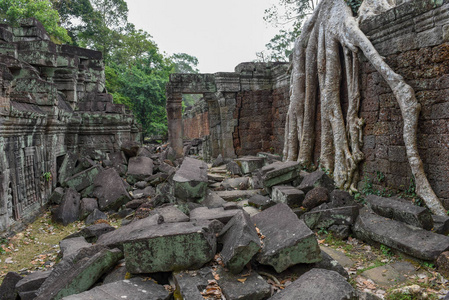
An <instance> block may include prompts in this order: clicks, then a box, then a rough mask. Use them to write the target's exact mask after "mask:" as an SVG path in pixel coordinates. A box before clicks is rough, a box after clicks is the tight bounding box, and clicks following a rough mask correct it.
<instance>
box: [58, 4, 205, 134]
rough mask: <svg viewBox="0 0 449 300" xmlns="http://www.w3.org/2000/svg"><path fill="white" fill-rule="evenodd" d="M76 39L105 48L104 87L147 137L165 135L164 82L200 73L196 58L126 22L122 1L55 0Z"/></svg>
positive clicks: (90, 46)
mask: <svg viewBox="0 0 449 300" xmlns="http://www.w3.org/2000/svg"><path fill="white" fill-rule="evenodd" d="M52 1H53V7H54V8H55V9H56V10H57V11H58V12H59V14H60V15H61V22H62V25H64V26H66V28H67V30H68V33H69V35H70V36H71V38H72V43H73V44H74V45H77V46H81V47H87V48H91V49H95V50H98V51H101V52H102V53H103V58H104V61H105V75H106V89H107V90H108V92H109V93H111V94H112V95H113V97H114V102H116V103H121V104H124V105H126V106H127V107H128V108H129V109H131V110H132V111H133V113H134V115H135V116H136V118H137V120H138V121H139V122H140V123H141V124H142V128H143V130H144V133H145V134H146V135H152V134H157V135H160V134H165V133H166V131H167V124H166V123H167V116H166V111H165V84H166V83H167V82H168V80H169V75H170V73H173V72H181V73H197V72H198V69H197V68H196V67H197V65H198V59H197V58H196V57H194V56H190V55H188V54H185V53H178V54H173V55H172V56H171V57H168V56H166V55H165V54H163V53H161V51H160V50H159V48H158V46H157V44H156V43H155V41H154V40H153V37H152V36H151V35H150V34H149V33H148V32H146V31H144V30H141V29H137V28H136V27H135V25H134V24H132V23H130V22H128V6H127V4H126V2H125V1H124V0H52Z"/></svg>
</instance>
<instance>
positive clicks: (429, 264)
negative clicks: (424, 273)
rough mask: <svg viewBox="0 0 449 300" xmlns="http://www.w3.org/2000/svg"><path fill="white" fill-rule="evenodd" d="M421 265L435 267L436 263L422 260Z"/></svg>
mask: <svg viewBox="0 0 449 300" xmlns="http://www.w3.org/2000/svg"><path fill="white" fill-rule="evenodd" d="M421 266H423V267H426V268H431V269H434V268H435V264H434V263H431V262H428V261H423V262H421Z"/></svg>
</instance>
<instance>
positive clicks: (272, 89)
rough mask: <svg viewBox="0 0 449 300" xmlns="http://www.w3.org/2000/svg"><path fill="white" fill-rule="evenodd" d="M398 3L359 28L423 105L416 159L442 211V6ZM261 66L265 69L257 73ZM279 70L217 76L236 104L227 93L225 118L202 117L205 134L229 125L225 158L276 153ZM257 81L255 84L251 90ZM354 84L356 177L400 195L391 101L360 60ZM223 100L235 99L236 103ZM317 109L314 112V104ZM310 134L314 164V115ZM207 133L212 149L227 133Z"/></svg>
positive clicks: (447, 111) (284, 84)
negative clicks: (360, 131) (360, 126)
mask: <svg viewBox="0 0 449 300" xmlns="http://www.w3.org/2000/svg"><path fill="white" fill-rule="evenodd" d="M401 3H402V4H401V5H399V6H398V7H396V8H394V9H392V10H390V11H387V12H386V13H384V14H382V15H380V16H375V17H371V18H369V19H367V20H365V21H364V22H363V23H362V24H361V28H362V30H363V31H364V32H365V33H366V34H367V36H369V37H370V39H371V41H372V42H373V44H374V46H375V47H376V49H377V50H378V51H379V53H380V54H381V55H383V56H385V57H386V61H387V62H388V64H389V65H390V66H391V67H392V68H393V69H394V70H395V71H396V72H398V73H399V74H401V75H402V76H404V78H405V79H406V80H407V82H408V83H409V84H410V85H411V86H412V87H413V88H414V89H415V92H416V96H417V98H418V100H419V102H420V103H421V105H422V112H421V115H420V119H419V134H418V143H419V148H420V155H421V157H422V159H423V161H424V164H425V168H426V173H427V174H428V177H429V180H430V183H431V185H432V187H433V188H434V190H435V192H436V193H437V195H438V196H439V197H440V198H441V199H442V200H443V202H444V203H445V206H446V207H447V208H449V188H448V187H447V185H448V182H449V0H443V1H432V0H408V1H402V2H401ZM362 61H363V60H362ZM251 68H253V69H252V70H251ZM261 68H262V69H263V68H266V69H267V70H268V69H269V70H270V71H269V72H262V71H261ZM285 71H286V66H285V65H284V66H271V65H270V64H267V65H264V67H262V65H258V66H256V65H251V64H242V65H240V66H238V67H236V72H235V73H217V74H219V75H220V76H221V77H220V78H221V82H222V84H221V85H218V84H217V89H216V90H217V91H226V92H229V91H233V92H236V93H237V94H236V97H235V98H234V94H232V95H228V100H227V102H226V101H222V102H220V103H221V105H222V106H221V107H226V111H227V112H229V111H233V112H234V113H233V114H232V116H230V115H229V114H228V115H225V114H223V113H222V112H223V110H221V111H220V110H218V112H216V113H215V117H213V116H214V114H212V115H211V114H210V115H209V118H210V120H211V128H212V127H214V126H215V127H214V128H217V127H220V124H221V122H224V120H225V119H226V120H227V121H226V122H227V123H228V124H230V126H231V127H232V126H234V127H233V130H232V132H233V135H232V139H233V143H232V150H231V151H229V150H227V151H228V153H231V154H234V155H246V154H255V153H257V152H258V151H273V152H275V153H279V154H281V153H282V149H283V142H284V126H285V114H286V112H287V110H288V103H289V76H288V75H287V74H286V72H285ZM217 74H215V76H217ZM249 74H252V75H251V76H250V75H249ZM256 80H257V84H254V82H256ZM216 81H217V82H218V79H216ZM360 81H361V88H362V91H361V94H362V99H361V108H360V115H361V117H363V118H364V119H365V121H366V125H365V127H364V146H363V148H362V150H363V152H364V153H365V155H366V160H365V161H364V162H363V163H362V165H361V167H360V169H361V171H362V172H361V174H362V177H361V179H363V178H364V177H365V176H366V178H368V179H370V180H371V181H372V182H373V183H374V186H375V188H380V189H383V188H392V189H399V190H404V189H407V188H409V185H410V181H411V178H412V176H411V170H410V167H409V164H408V161H407V157H406V154H405V146H404V141H403V137H402V126H403V121H402V116H401V113H400V110H399V106H398V104H397V101H396V99H395V98H394V96H393V94H392V92H391V90H390V88H389V87H388V85H387V84H386V83H385V81H384V80H383V79H382V78H381V76H380V75H379V74H378V73H377V72H376V71H375V70H374V68H373V67H372V66H371V65H370V64H369V63H367V62H366V60H365V61H364V62H362V66H361V78H360ZM251 82H253V83H251ZM263 82H265V84H262V83H263ZM341 92H342V95H343V96H344V95H345V94H346V91H345V85H344V84H343V85H342V91H341ZM222 94H224V93H222ZM229 99H235V104H234V102H233V101H230V100H229ZM209 103H211V104H213V103H214V102H213V101H212V102H209ZM223 103H228V105H227V106H226V104H223ZM317 105H318V107H317V112H318V114H319V111H320V109H319V105H320V104H319V103H318V104H317ZM209 107H211V105H209ZM217 107H220V106H219V105H217ZM342 107H343V112H345V111H346V109H345V107H347V101H342ZM217 116H218V117H217ZM211 117H212V118H214V121H212V119H211ZM214 124H215V125H214ZM217 124H218V125H217ZM315 128H316V133H317V136H316V144H315V162H316V163H317V162H318V161H317V160H318V157H319V149H320V121H319V116H318V119H317V122H316V124H315ZM213 133H214V131H213V130H212V129H211V134H212V135H211V141H212V143H214V140H216V141H215V143H216V144H219V145H220V144H223V145H224V144H225V143H226V142H228V139H229V135H226V136H225V135H222V134H219V133H216V134H215V135H213ZM227 145H229V143H228V144H227ZM222 148H223V146H222ZM216 149H218V150H217V151H215V152H214V153H212V157H214V156H216V155H218V153H222V152H224V150H220V147H216ZM378 179H381V182H379V180H378ZM363 184H364V183H363V182H362V183H361V185H360V187H362V186H363ZM376 185H377V186H376Z"/></svg>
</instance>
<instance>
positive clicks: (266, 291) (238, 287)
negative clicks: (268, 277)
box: [217, 267, 271, 300]
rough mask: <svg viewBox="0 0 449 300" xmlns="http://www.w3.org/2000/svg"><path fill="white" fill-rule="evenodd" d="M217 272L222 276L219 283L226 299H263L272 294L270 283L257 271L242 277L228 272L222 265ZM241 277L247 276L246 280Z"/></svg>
mask: <svg viewBox="0 0 449 300" xmlns="http://www.w3.org/2000/svg"><path fill="white" fill-rule="evenodd" d="M217 274H218V276H219V277H220V279H219V280H218V285H219V286H220V287H221V290H222V291H223V294H224V295H225V296H226V299H229V300H233V299H235V300H239V299H243V300H245V299H246V300H262V299H267V298H268V297H270V295H271V288H270V285H269V284H268V283H267V282H266V281H265V279H263V278H262V276H260V275H259V274H257V273H256V272H255V271H252V272H251V274H250V275H249V276H247V277H241V276H239V275H233V274H232V273H230V272H226V271H225V270H224V269H223V268H222V267H219V268H218V270H217ZM241 278H245V279H246V280H245V282H240V281H238V279H241Z"/></svg>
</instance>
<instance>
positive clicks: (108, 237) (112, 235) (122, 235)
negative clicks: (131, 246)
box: [97, 214, 164, 249]
mask: <svg viewBox="0 0 449 300" xmlns="http://www.w3.org/2000/svg"><path fill="white" fill-rule="evenodd" d="M162 222H164V218H163V217H162V216H161V215H159V214H155V215H152V216H149V217H147V218H143V219H140V220H137V221H134V222H131V223H130V224H128V225H125V226H122V227H120V228H118V229H116V230H114V231H112V232H108V233H105V234H103V235H101V236H100V237H99V238H98V240H97V244H98V245H105V246H108V247H109V248H115V247H117V248H119V249H122V248H123V243H124V242H126V241H127V240H128V239H129V238H130V236H131V232H133V231H135V230H144V229H146V228H149V227H152V226H155V225H158V224H161V223H162Z"/></svg>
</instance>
